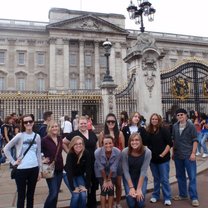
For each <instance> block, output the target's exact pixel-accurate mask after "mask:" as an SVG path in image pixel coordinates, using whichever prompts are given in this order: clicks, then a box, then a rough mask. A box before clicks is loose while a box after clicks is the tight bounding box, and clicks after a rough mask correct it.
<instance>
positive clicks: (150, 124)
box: [147, 113, 162, 134]
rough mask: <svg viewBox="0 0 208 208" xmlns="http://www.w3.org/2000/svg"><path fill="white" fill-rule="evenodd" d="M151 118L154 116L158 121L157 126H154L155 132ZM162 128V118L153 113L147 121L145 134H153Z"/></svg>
mask: <svg viewBox="0 0 208 208" xmlns="http://www.w3.org/2000/svg"><path fill="white" fill-rule="evenodd" d="M153 116H156V117H157V119H158V124H157V125H156V126H155V128H156V130H155V129H154V126H153V125H152V122H151V120H152V117H153ZM161 126H162V118H161V116H160V115H159V114H157V113H153V114H152V115H151V116H150V120H149V125H148V126H147V132H149V133H150V134H154V133H155V132H158V131H159V128H160V127H161Z"/></svg>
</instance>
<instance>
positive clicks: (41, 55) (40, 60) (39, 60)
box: [37, 52, 45, 65]
mask: <svg viewBox="0 0 208 208" xmlns="http://www.w3.org/2000/svg"><path fill="white" fill-rule="evenodd" d="M44 64H45V54H44V53H42V52H38V53H37V65H44Z"/></svg>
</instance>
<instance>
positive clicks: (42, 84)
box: [37, 78, 45, 91]
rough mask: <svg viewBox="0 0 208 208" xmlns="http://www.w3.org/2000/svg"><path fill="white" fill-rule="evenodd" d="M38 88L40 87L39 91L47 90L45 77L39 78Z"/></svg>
mask: <svg viewBox="0 0 208 208" xmlns="http://www.w3.org/2000/svg"><path fill="white" fill-rule="evenodd" d="M37 88H38V89H37V90H38V91H44V90H45V80H44V79H43V78H39V79H38V83H37Z"/></svg>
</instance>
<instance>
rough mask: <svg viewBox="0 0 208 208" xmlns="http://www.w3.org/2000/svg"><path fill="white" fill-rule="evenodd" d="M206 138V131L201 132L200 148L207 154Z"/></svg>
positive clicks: (207, 137)
mask: <svg viewBox="0 0 208 208" xmlns="http://www.w3.org/2000/svg"><path fill="white" fill-rule="evenodd" d="M207 139H208V133H203V134H202V138H201V142H200V143H201V146H202V149H203V152H204V153H205V154H208V150H207V146H206V141H207Z"/></svg>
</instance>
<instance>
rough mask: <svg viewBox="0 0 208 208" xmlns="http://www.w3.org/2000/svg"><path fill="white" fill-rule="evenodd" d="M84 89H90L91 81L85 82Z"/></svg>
mask: <svg viewBox="0 0 208 208" xmlns="http://www.w3.org/2000/svg"><path fill="white" fill-rule="evenodd" d="M85 89H87V90H90V89H92V79H86V80H85Z"/></svg>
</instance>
